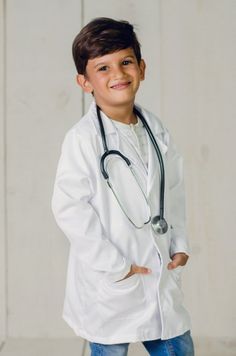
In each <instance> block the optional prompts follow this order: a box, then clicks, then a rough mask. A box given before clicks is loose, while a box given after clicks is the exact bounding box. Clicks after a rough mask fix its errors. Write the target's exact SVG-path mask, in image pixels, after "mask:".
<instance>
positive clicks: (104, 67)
mask: <svg viewBox="0 0 236 356" xmlns="http://www.w3.org/2000/svg"><path fill="white" fill-rule="evenodd" d="M107 69H108V67H107V66H102V67H100V68H99V69H98V71H99V72H105V71H106V70H107Z"/></svg>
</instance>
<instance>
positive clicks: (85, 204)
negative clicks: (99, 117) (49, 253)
mask: <svg viewBox="0 0 236 356" xmlns="http://www.w3.org/2000/svg"><path fill="white" fill-rule="evenodd" d="M91 152H92V150H91V149H89V145H88V143H87V142H86V140H85V139H83V137H79V135H78V133H77V132H76V131H75V130H71V131H69V132H68V133H67V135H66V136H65V139H64V141H63V144H62V150H61V156H60V159H59V162H58V167H57V172H56V179H55V183H54V190H53V196H52V201H51V208H52V211H53V214H54V217H55V220H56V222H57V224H58V226H59V227H60V229H61V230H62V231H63V232H64V234H65V235H66V236H67V238H68V239H69V241H70V245H71V251H72V252H73V253H74V254H75V255H76V257H77V258H78V259H80V260H81V261H83V262H84V263H86V264H87V265H89V267H90V268H91V269H94V270H96V271H103V272H108V273H111V278H112V279H113V280H114V281H116V280H119V279H122V278H124V277H125V275H126V274H127V273H128V272H129V270H130V267H131V262H130V261H128V260H127V259H126V258H125V257H124V256H122V254H121V253H120V252H119V250H118V249H117V247H116V246H115V245H114V244H112V242H111V241H110V239H109V237H108V236H105V234H104V231H103V228H102V225H101V222H100V220H99V215H98V213H97V212H96V211H95V209H94V208H93V206H92V204H91V198H92V196H93V193H94V187H93V184H92V179H91V174H92V173H91V169H90V168H91V167H92V165H93V164H94V166H95V167H96V162H94V159H96V157H95V154H94V156H92V153H91ZM89 167H90V168H89Z"/></svg>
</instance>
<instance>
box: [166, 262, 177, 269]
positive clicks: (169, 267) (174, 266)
mask: <svg viewBox="0 0 236 356" xmlns="http://www.w3.org/2000/svg"><path fill="white" fill-rule="evenodd" d="M177 266H178V263H177V262H176V261H171V262H169V263H168V265H167V268H168V269H174V268H176V267H177Z"/></svg>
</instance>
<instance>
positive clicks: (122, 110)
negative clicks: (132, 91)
mask: <svg viewBox="0 0 236 356" xmlns="http://www.w3.org/2000/svg"><path fill="white" fill-rule="evenodd" d="M98 106H99V107H100V109H101V110H102V112H103V113H104V114H105V115H106V116H108V117H109V118H110V119H112V120H115V121H120V122H123V123H124V124H136V123H137V118H136V116H135V114H134V112H133V108H134V103H132V104H129V105H127V106H120V107H115V106H114V107H107V106H105V105H101V106H100V105H99V104H98Z"/></svg>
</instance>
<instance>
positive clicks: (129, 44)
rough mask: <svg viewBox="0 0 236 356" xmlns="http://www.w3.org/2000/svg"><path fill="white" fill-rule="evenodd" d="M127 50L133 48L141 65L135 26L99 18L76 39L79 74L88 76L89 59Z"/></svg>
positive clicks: (76, 59)
mask: <svg viewBox="0 0 236 356" xmlns="http://www.w3.org/2000/svg"><path fill="white" fill-rule="evenodd" d="M125 48H133V50H134V53H135V56H136V58H137V61H138V63H140V61H141V51H140V44H139V42H138V39H137V36H136V34H135V32H134V28H133V26H132V25H131V24H130V23H129V22H127V21H116V20H113V19H110V18H107V17H98V18H95V19H94V20H92V21H91V22H89V23H88V24H87V25H86V26H85V27H83V28H82V30H81V31H80V32H79V34H78V35H77V36H76V37H75V39H74V42H73V45H72V54H73V58H74V62H75V66H76V69H77V71H78V73H79V74H86V66H87V63H88V60H89V59H93V58H96V57H101V56H103V55H105V54H108V53H113V52H116V51H119V50H122V49H125Z"/></svg>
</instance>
